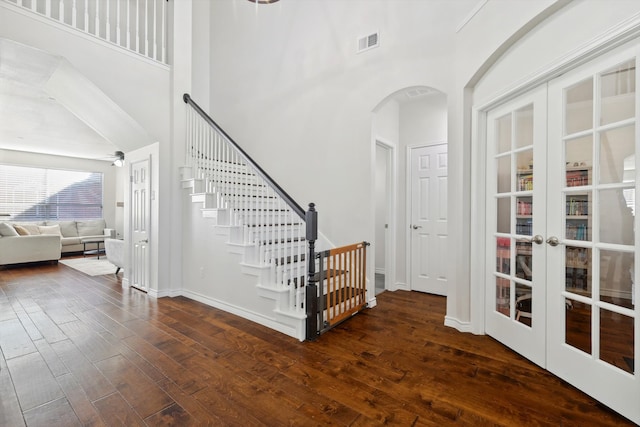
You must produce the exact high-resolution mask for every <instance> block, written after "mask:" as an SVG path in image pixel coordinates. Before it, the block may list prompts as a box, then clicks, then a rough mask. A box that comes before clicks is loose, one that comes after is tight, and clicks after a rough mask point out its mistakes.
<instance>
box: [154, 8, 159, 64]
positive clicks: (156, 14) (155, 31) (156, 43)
mask: <svg viewBox="0 0 640 427" xmlns="http://www.w3.org/2000/svg"><path fill="white" fill-rule="evenodd" d="M157 4H158V0H153V59H158V30H157V29H158V10H157Z"/></svg>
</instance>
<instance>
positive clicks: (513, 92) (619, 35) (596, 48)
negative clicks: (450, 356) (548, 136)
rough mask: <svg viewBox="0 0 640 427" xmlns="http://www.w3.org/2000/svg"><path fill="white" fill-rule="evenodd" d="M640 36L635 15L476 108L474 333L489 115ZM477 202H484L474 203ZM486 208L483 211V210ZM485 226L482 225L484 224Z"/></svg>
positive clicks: (478, 326)
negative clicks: (502, 105) (534, 89)
mask: <svg viewBox="0 0 640 427" xmlns="http://www.w3.org/2000/svg"><path fill="white" fill-rule="evenodd" d="M636 37H640V13H637V14H635V15H632V16H631V17H629V19H627V20H625V21H622V22H620V23H619V24H618V25H615V26H613V27H611V28H610V29H609V30H608V31H606V32H604V33H602V34H601V35H599V36H598V37H595V38H594V39H592V40H590V41H589V42H587V43H586V44H584V45H582V46H580V47H579V48H577V49H574V50H572V51H570V52H568V53H567V54H565V55H564V56H562V57H560V58H558V59H557V60H556V61H554V62H552V63H549V64H547V65H546V66H544V67H542V68H540V69H539V70H537V71H536V72H534V73H532V74H531V75H529V76H525V77H524V78H523V79H521V80H519V81H518V82H516V83H515V84H513V85H511V86H509V87H507V88H506V89H505V90H503V91H501V92H498V93H496V94H494V95H493V97H492V98H491V99H488V100H484V101H483V102H480V103H478V104H477V105H475V106H473V107H472V111H471V113H472V114H471V165H472V167H471V205H470V206H477V207H478V209H477V210H476V211H475V212H474V214H473V215H471V221H472V223H471V229H470V231H471V232H470V236H469V237H470V250H471V257H470V259H471V262H470V265H469V268H470V277H471V280H470V283H471V289H470V304H469V306H470V316H471V317H470V320H471V331H472V332H473V333H475V334H484V333H485V328H484V320H485V301H484V295H483V293H484V289H485V288H484V287H485V283H484V277H485V273H486V272H485V269H484V265H483V262H482V261H481V260H483V259H484V249H485V245H484V240H485V227H484V225H483V224H485V222H486V215H485V210H484V202H483V201H484V200H485V199H486V191H485V190H486V189H485V173H486V169H485V164H486V160H485V159H486V144H487V133H486V122H487V112H488V111H489V110H491V109H493V108H495V107H497V106H499V105H501V104H504V103H505V102H508V101H510V100H511V99H514V98H516V97H518V96H519V95H521V94H524V93H526V92H528V91H530V90H532V89H533V88H535V87H536V86H538V85H540V84H546V83H547V82H549V81H550V80H552V79H554V78H555V77H558V76H560V75H562V74H564V73H566V72H567V71H569V70H572V69H574V68H576V67H578V66H579V65H581V64H583V63H585V62H586V61H588V60H591V59H594V58H596V57H598V56H600V55H601V54H603V53H605V52H607V51H609V50H612V49H615V48H617V47H619V46H622V45H624V44H625V43H627V42H629V41H630V40H632V39H634V38H636ZM474 201H475V203H482V205H480V204H474ZM480 207H482V209H480ZM481 224H482V225H481Z"/></svg>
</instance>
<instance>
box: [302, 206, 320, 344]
mask: <svg viewBox="0 0 640 427" xmlns="http://www.w3.org/2000/svg"><path fill="white" fill-rule="evenodd" d="M305 221H306V225H307V230H306V239H307V242H309V256H308V258H307V273H308V275H307V287H306V301H305V307H306V314H307V334H306V335H307V340H309V341H314V340H315V339H316V338H317V337H318V290H317V285H316V282H317V278H316V249H315V245H316V240H317V239H318V212H316V208H315V204H313V203H309V210H307V212H306V214H305Z"/></svg>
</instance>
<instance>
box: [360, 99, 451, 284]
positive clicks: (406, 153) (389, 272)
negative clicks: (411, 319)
mask: <svg viewBox="0 0 640 427" xmlns="http://www.w3.org/2000/svg"><path fill="white" fill-rule="evenodd" d="M373 113H374V114H373V120H372V159H373V160H372V181H375V186H374V187H375V189H374V190H373V191H372V193H373V194H372V204H371V208H372V209H373V210H374V211H375V236H376V237H375V242H374V250H375V256H376V262H375V268H376V271H375V272H376V273H377V276H376V279H377V282H378V284H379V286H378V288H379V289H382V288H383V286H382V283H384V289H385V290H390V291H395V290H407V291H409V290H422V291H423V292H432V291H431V290H430V289H431V288H426V287H424V286H422V287H420V286H416V285H415V284H414V283H412V282H413V280H414V279H413V278H415V277H422V276H420V275H416V274H414V271H412V270H413V269H415V268H416V266H420V267H424V266H426V265H436V264H437V266H438V269H439V270H438V274H437V277H438V278H442V277H444V278H445V279H446V271H448V270H450V269H451V268H452V266H450V265H449V264H450V259H449V258H448V257H447V256H446V253H445V252H446V244H443V243H442V242H443V241H445V240H446V232H439V234H438V239H432V240H433V244H432V245H431V246H429V248H430V249H429V250H426V249H425V248H423V247H420V249H421V251H420V252H421V254H422V255H419V256H418V258H421V257H424V256H427V255H426V254H428V253H437V254H438V255H439V258H440V259H442V260H443V261H442V262H438V263H436V264H433V263H432V264H428V263H425V262H420V263H418V262H416V260H417V259H416V257H415V256H414V254H413V252H414V250H415V249H416V247H417V246H416V244H415V242H412V240H415V239H416V235H417V234H420V233H412V232H411V231H412V228H411V226H412V224H413V223H412V221H413V220H414V218H413V217H412V214H411V212H412V208H411V206H412V203H413V202H412V198H413V192H412V183H411V178H410V174H409V172H410V170H411V169H410V166H411V165H410V163H411V160H410V154H411V152H412V151H415V148H416V147H425V146H435V145H442V144H445V146H446V141H447V95H446V94H445V93H443V92H440V91H439V90H437V89H434V88H431V87H428V86H410V87H406V88H404V89H400V90H398V91H396V92H393V93H392V94H390V95H389V96H387V97H386V98H385V99H383V100H382V101H381V102H380V103H379V104H378V105H377V106H376V107H375V108H374V110H373ZM389 155H390V156H391V160H390V163H386V165H387V166H386V168H385V160H384V159H387V160H386V161H387V162H389V159H388V157H389ZM436 157H437V160H438V162H439V163H438V164H439V165H444V167H445V168H446V157H447V155H446V154H441V153H437V154H435V157H434V158H436ZM436 178H438V179H439V182H440V184H439V187H438V189H443V191H434V192H432V193H429V194H427V193H425V194H424V196H426V198H424V200H427V199H429V198H431V197H435V199H434V200H431V199H429V200H430V201H429V204H428V206H431V205H435V206H439V207H440V209H439V210H438V213H439V214H445V215H446V205H447V197H446V192H447V190H446V176H445V177H444V178H443V179H440V178H442V177H436ZM442 183H444V184H442ZM385 186H386V187H385ZM383 188H386V189H387V190H386V193H385V190H382V189H383ZM423 188H426V187H425V186H424V185H423ZM385 203H386V206H388V210H386V211H385V210H383V208H382V207H383V206H385ZM385 224H386V228H385ZM445 228H446V225H445ZM423 234H424V233H422V234H420V237H423ZM443 236H444V237H445V238H444V239H443V238H442V237H443ZM424 240H425V239H423V240H422V241H423V242H424ZM436 246H437V247H438V249H433V248H434V247H436ZM422 249H425V250H422ZM383 274H384V277H383V276H382V275H383ZM429 274H431V272H429ZM432 275H433V274H432ZM434 277H435V276H434ZM439 281H440V282H442V280H439ZM445 282H446V280H445ZM433 293H437V294H440V295H446V284H445V286H444V287H442V286H440V287H438V289H436V290H435V291H433Z"/></svg>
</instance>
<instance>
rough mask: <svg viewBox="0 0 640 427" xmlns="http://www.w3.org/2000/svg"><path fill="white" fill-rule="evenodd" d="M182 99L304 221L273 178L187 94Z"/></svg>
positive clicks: (301, 213)
mask: <svg viewBox="0 0 640 427" xmlns="http://www.w3.org/2000/svg"><path fill="white" fill-rule="evenodd" d="M182 99H183V100H184V102H185V103H186V104H189V105H191V107H193V109H194V110H196V111H197V112H198V114H200V116H201V117H202V118H203V119H204V120H205V121H206V122H207V123H209V125H210V126H212V127H213V128H215V129H216V130H217V131H218V132H220V133H221V134H222V135H223V136H224V137H225V138H226V139H227V141H229V143H230V144H231V145H233V146H234V147H235V149H236V150H238V153H240V155H241V156H242V158H243V159H244V160H245V162H247V163H248V164H249V165H251V166H252V167H253V168H254V169H255V170H256V172H257V173H258V175H260V176H261V177H262V179H264V180H265V181H267V183H268V184H269V185H270V186H271V187H272V188H273V189H274V190H275V192H276V193H278V195H279V196H280V197H282V199H283V200H284V201H285V202H286V203H287V205H289V207H291V209H292V210H293V211H294V212H295V213H296V214H297V215H298V216H299V217H300V218H302V219H305V211H304V209H302V207H301V206H300V205H299V204H298V203H297V202H296V201H295V200H293V198H292V197H291V196H290V195H289V194H287V192H286V191H284V190H283V189H282V187H280V185H278V183H277V182H275V181H274V179H273V178H271V177H270V176H269V174H267V173H266V172H265V171H264V170H263V169H262V168H261V167H260V166H259V165H258V163H256V162H255V161H254V160H253V159H252V158H251V156H249V155H248V154H247V153H246V152H245V151H244V150H243V149H242V148H240V146H239V145H238V144H237V143H236V142H235V141H234V140H233V139H232V138H231V137H230V136H229V135H227V133H226V132H225V131H224V130H223V129H222V128H221V127H220V126H218V124H217V123H216V122H215V121H213V119H212V118H211V117H209V115H208V114H207V113H205V112H204V110H202V108H200V106H199V105H198V104H197V103H196V102H195V101H194V100H193V99H192V98H191V96H190V95H189V94H188V93H185V94H184V95H183V97H182Z"/></svg>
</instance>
